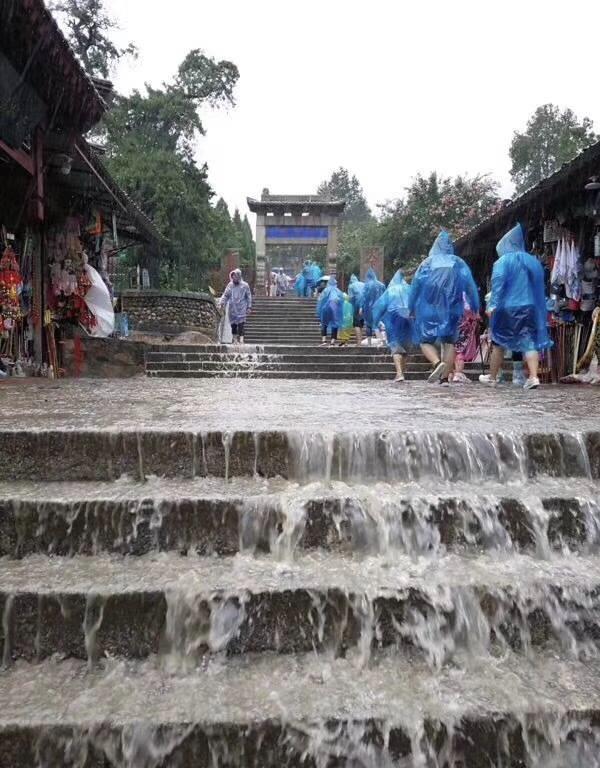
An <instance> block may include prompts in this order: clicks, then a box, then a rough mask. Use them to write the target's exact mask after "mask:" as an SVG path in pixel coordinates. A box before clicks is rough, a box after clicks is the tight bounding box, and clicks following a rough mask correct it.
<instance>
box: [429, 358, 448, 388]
mask: <svg viewBox="0 0 600 768" xmlns="http://www.w3.org/2000/svg"><path fill="white" fill-rule="evenodd" d="M445 375H446V363H438V364H437V365H436V366H435V368H434V369H433V371H431V373H430V374H429V378H428V379H427V381H428V382H429V383H430V384H431V383H433V382H434V381H439V380H440V379H442V378H444V376H445Z"/></svg>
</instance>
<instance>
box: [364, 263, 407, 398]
mask: <svg viewBox="0 0 600 768" xmlns="http://www.w3.org/2000/svg"><path fill="white" fill-rule="evenodd" d="M409 296H410V286H409V284H408V283H407V282H406V280H405V279H404V275H403V274H402V270H401V269H399V270H398V271H397V272H396V274H395V275H394V277H392V279H391V280H390V283H389V285H388V287H387V288H386V291H385V293H384V294H383V296H381V297H380V298H379V299H378V300H377V301H376V302H375V306H374V307H373V321H374V323H375V325H379V323H381V322H382V323H383V324H384V325H385V334H386V336H387V343H388V346H389V348H390V352H391V353H392V358H393V360H394V365H395V366H396V378H395V379H394V381H395V382H398V383H399V382H402V381H404V356H405V355H406V349H405V347H404V345H405V344H407V343H408V342H410V338H411V334H412V323H411V321H410V317H409V314H410V313H409V309H408V299H409Z"/></svg>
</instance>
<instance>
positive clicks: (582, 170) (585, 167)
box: [455, 141, 600, 248]
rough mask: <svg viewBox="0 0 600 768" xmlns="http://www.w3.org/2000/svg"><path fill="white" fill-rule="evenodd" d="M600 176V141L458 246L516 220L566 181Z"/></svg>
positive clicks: (469, 235) (479, 226)
mask: <svg viewBox="0 0 600 768" xmlns="http://www.w3.org/2000/svg"><path fill="white" fill-rule="evenodd" d="M594 172H595V173H596V174H599V175H600V141H598V142H596V144H592V146H591V147H588V148H587V149H584V151H583V152H581V153H580V154H579V155H577V156H576V157H574V158H573V159H572V160H569V162H568V163H564V164H563V165H562V166H561V167H560V168H559V169H558V170H557V171H555V172H554V173H552V174H551V175H550V176H547V177H546V178H545V179H542V180H541V181H540V182H539V183H538V184H536V185H535V186H534V187H531V188H530V189H528V190H526V191H525V192H523V193H522V194H521V195H519V196H518V197H515V198H514V199H513V200H511V201H510V203H507V204H506V205H505V206H504V207H503V208H500V210H498V211H497V212H496V213H494V214H492V216H489V217H488V218H487V219H484V221H482V222H481V224H479V225H478V226H476V227H474V229H472V230H471V231H470V232H467V234H466V235H464V236H463V237H461V238H460V239H459V240H457V241H456V243H455V245H456V246H457V247H458V248H460V247H461V246H464V245H466V244H467V243H468V242H469V241H470V240H474V239H475V238H477V237H478V236H479V235H481V234H482V233H484V232H485V231H486V230H488V229H492V228H494V227H496V225H500V224H502V223H503V222H505V220H507V219H511V220H512V219H516V218H517V217H518V216H520V215H521V214H522V212H523V210H524V209H526V208H527V207H528V206H529V205H531V204H532V203H534V202H536V201H538V200H542V199H543V198H546V197H547V196H551V195H552V192H553V191H555V189H556V187H557V185H559V184H561V183H562V182H564V181H566V180H567V179H569V178H570V177H572V176H581V181H582V183H583V182H584V181H585V180H587V178H588V177H589V176H591V175H593V173H594Z"/></svg>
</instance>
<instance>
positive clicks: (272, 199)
mask: <svg viewBox="0 0 600 768" xmlns="http://www.w3.org/2000/svg"><path fill="white" fill-rule="evenodd" d="M247 202H248V208H250V210H251V211H252V212H253V213H259V212H263V211H272V210H277V209H279V210H283V211H291V210H303V211H310V210H329V211H332V212H338V213H341V212H342V211H343V210H344V208H345V206H346V202H345V201H344V200H332V199H331V198H329V197H324V196H322V195H270V194H265V193H263V195H262V196H261V198H260V200H255V199H254V198H252V197H249V198H248V199H247Z"/></svg>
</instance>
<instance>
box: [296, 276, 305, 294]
mask: <svg viewBox="0 0 600 768" xmlns="http://www.w3.org/2000/svg"><path fill="white" fill-rule="evenodd" d="M294 290H295V291H296V296H299V297H300V298H302V297H303V296H304V294H305V292H306V279H305V277H304V275H303V274H302V273H300V274H299V275H296V282H295V283H294Z"/></svg>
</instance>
